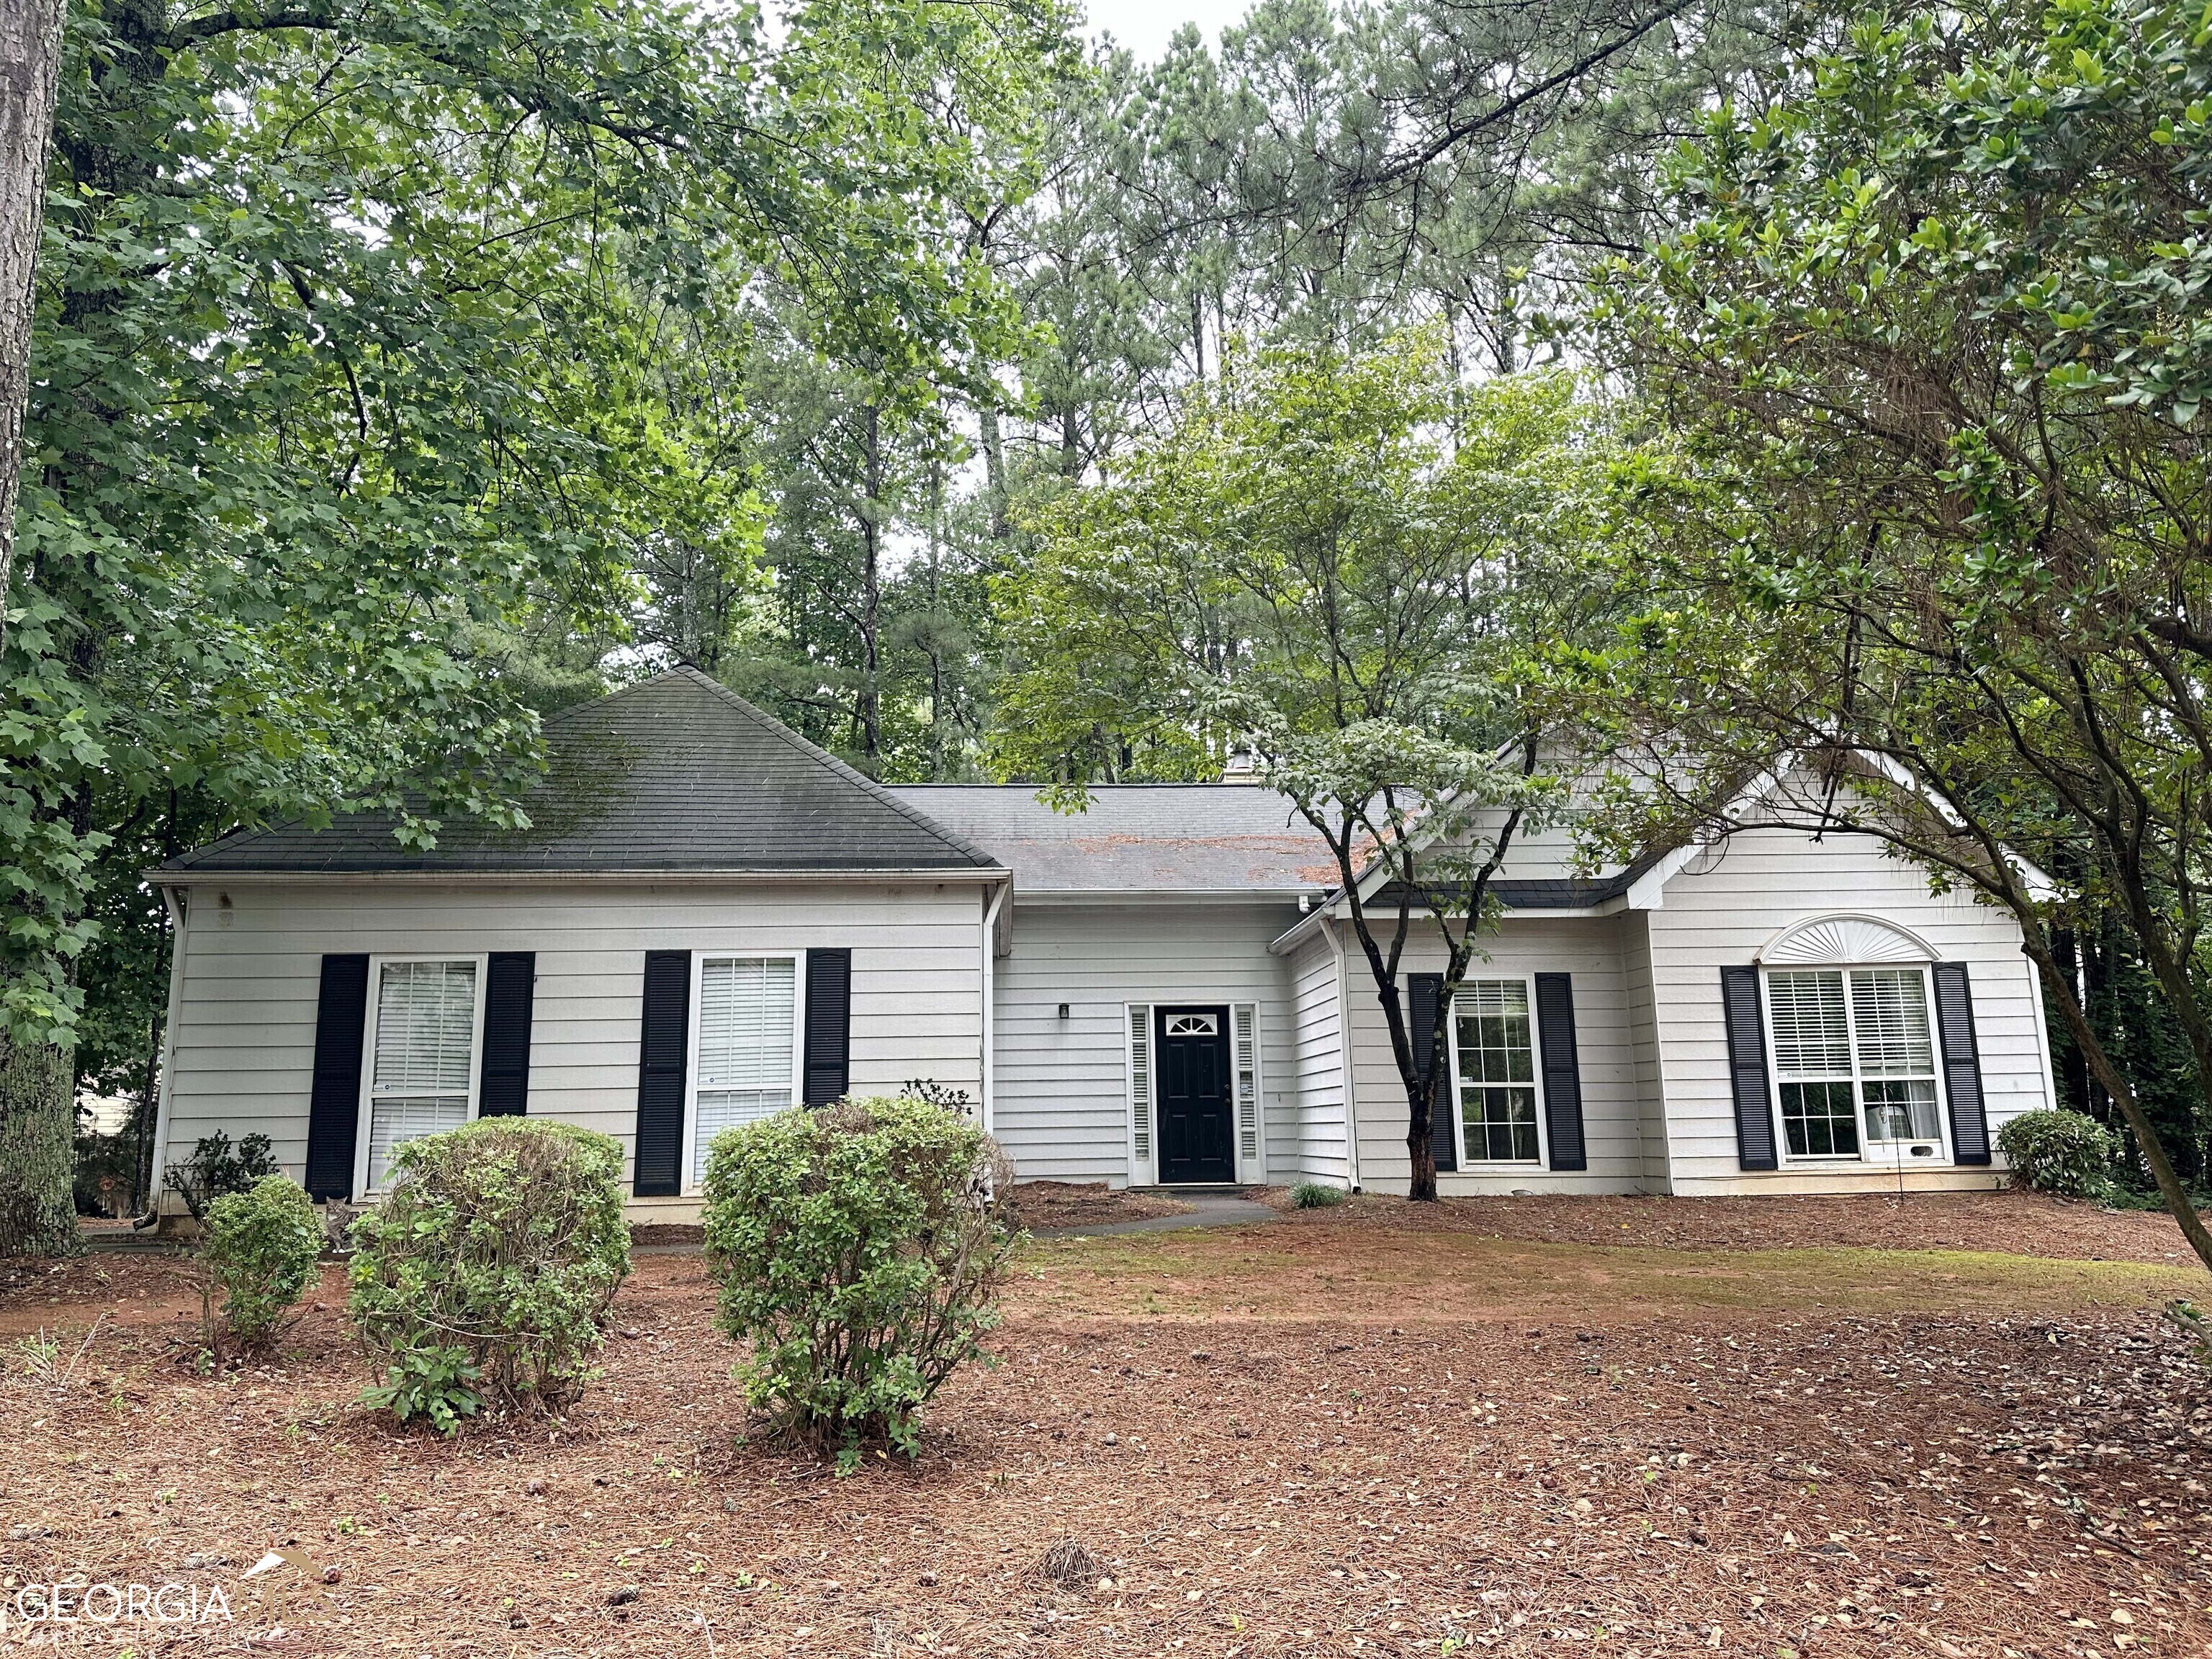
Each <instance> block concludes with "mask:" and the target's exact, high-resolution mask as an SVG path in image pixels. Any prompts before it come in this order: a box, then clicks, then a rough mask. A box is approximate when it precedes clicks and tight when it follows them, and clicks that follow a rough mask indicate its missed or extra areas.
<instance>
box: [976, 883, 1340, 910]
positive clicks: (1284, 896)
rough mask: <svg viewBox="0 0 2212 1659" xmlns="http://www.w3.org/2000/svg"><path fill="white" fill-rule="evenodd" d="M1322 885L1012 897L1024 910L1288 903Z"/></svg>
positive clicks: (1043, 891)
mask: <svg viewBox="0 0 2212 1659" xmlns="http://www.w3.org/2000/svg"><path fill="white" fill-rule="evenodd" d="M1326 891H1327V889H1326V888H1322V887H1318V886H1316V887H1047V888H1030V889H1028V890H1025V891H1024V892H1023V893H1022V894H1021V896H1019V897H1018V898H1017V899H1016V900H1015V902H1016V903H1018V904H1019V905H1021V906H1022V907H1023V908H1024V909H1026V908H1029V907H1030V906H1031V905H1050V904H1085V905H1097V904H1270V905H1291V904H1297V903H1298V902H1300V901H1302V900H1306V899H1311V898H1313V897H1315V896H1317V895H1319V894H1321V893H1323V892H1326Z"/></svg>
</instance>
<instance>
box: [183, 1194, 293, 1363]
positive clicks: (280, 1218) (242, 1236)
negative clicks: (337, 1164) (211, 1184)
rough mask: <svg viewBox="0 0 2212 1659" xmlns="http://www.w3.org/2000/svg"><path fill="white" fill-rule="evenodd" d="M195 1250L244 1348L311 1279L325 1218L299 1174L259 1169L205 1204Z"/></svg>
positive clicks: (261, 1340) (269, 1329)
mask: <svg viewBox="0 0 2212 1659" xmlns="http://www.w3.org/2000/svg"><path fill="white" fill-rule="evenodd" d="M202 1225H203V1229H204V1232H205V1234H206V1243H204V1245H202V1247H201V1249H200V1257H201V1259H202V1260H203V1261H205V1262H206V1263H207V1265H208V1270H209V1272H210V1273H211V1274H212V1275H213V1277H214V1279H215V1283H216V1285H217V1286H219V1287H220V1288H221V1289H222V1319H223V1323H224V1325H225V1326H227V1327H228V1328H229V1331H230V1334H231V1335H232V1336H233V1337H234V1338H235V1339H236V1340H238V1342H239V1343H240V1345H241V1346H245V1347H248V1348H258V1347H260V1346H263V1345H264V1344H265V1343H267V1342H268V1341H269V1340H270V1338H271V1337H273V1336H274V1335H276V1327H277V1323H278V1322H279V1321H281V1320H282V1319H283V1317H284V1315H285V1314H286V1313H287V1312H288V1311H289V1310H290V1309H291V1308H292V1306H293V1305H294V1304H295V1303H297V1302H298V1301H299V1299H300V1298H301V1297H302V1296H305V1295H306V1294H307V1286H308V1285H312V1284H313V1283H314V1281H315V1268H316V1263H317V1261H319V1259H320V1258H321V1256H322V1253H323V1218H322V1216H321V1215H320V1213H319V1212H317V1210H316V1208H315V1201H314V1200H313V1199H311V1198H309V1197H308V1196H307V1193H306V1192H305V1190H304V1189H302V1188H301V1186H300V1184H299V1182H295V1181H294V1180H292V1179H291V1178H290V1177H289V1176H281V1175H272V1176H262V1177H261V1179H260V1180H258V1181H257V1182H254V1183H253V1185H252V1186H251V1187H249V1188H246V1191H244V1192H242V1193H225V1194H223V1195H222V1197H220V1198H218V1199H216V1200H215V1202H213V1203H212V1204H210V1205H209V1206H208V1212H207V1218H206V1220H205V1221H204V1223H203V1224H202Z"/></svg>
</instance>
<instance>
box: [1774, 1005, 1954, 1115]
mask: <svg viewBox="0 0 2212 1659" xmlns="http://www.w3.org/2000/svg"><path fill="white" fill-rule="evenodd" d="M1766 1010H1767V1024H1768V1029H1769V1030H1771V1033H1772V1041H1773V1045H1774V1081H1775V1095H1776V1103H1777V1104H1778V1106H1779V1108H1780V1109H1781V1114H1782V1135H1783V1142H1784V1145H1785V1146H1787V1147H1788V1148H1789V1150H1790V1156H1791V1157H1792V1158H1868V1157H1874V1158H1894V1157H1898V1156H1900V1155H1903V1154H1905V1153H1906V1152H1908V1150H1910V1151H1911V1155H1913V1156H1917V1157H1929V1156H1933V1155H1934V1154H1935V1153H1936V1152H1940V1151H1941V1149H1942V1139H1943V1128H1942V1115H1941V1113H1940V1112H1939V1111H1938V1109H1937V1100H1936V1044H1935V1038H1934V1033H1933V1023H1932V1021H1931V1020H1930V1019H1929V1006H1928V975H1927V973H1926V971H1925V970H1924V969H1920V968H1805V969H1787V970H1776V969H1770V970H1769V971H1768V973H1767V975H1766ZM1931 1143H1932V1146H1931V1145H1930V1144H1931Z"/></svg>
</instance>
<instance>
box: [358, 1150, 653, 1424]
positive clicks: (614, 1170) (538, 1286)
mask: <svg viewBox="0 0 2212 1659" xmlns="http://www.w3.org/2000/svg"><path fill="white" fill-rule="evenodd" d="M622 1162H623V1154H622V1147H621V1146H620V1145H619V1144H617V1142H616V1141H614V1140H613V1139H611V1138H610V1137H608V1136H606V1135H602V1134H594V1133H592V1132H591V1131H590V1130H588V1129H580V1128H578V1127H575V1126H574V1124H569V1123H554V1122H550V1121H546V1120H544V1119H542V1118H520V1117H491V1118H483V1119H480V1120H479V1121H477V1122H474V1123H470V1124H465V1125H464V1126H463V1127H460V1128H458V1129H449V1130H447V1132H446V1133H443V1134H435V1135H428V1136H425V1137H424V1138H423V1139H421V1140H415V1141H410V1142H409V1143H408V1144H407V1145H406V1146H403V1147H401V1148H400V1150H399V1153H398V1157H397V1158H395V1159H394V1160H393V1165H394V1167H393V1173H392V1182H391V1186H390V1188H389V1190H388V1191H387V1192H386V1196H385V1198H384V1200H383V1202H382V1203H381V1204H380V1205H379V1206H377V1207H376V1208H375V1209H374V1210H371V1211H368V1212H365V1213H364V1214H363V1215H362V1217H361V1218H359V1219H358V1220H356V1222H355V1223H354V1224H353V1233H352V1238H353V1246H354V1257H353V1264H352V1268H351V1274H352V1279H353V1295H352V1297H351V1299H350V1302H349V1308H350V1310H351V1311H352V1314H353V1317H354V1322H355V1324H356V1326H357V1327H358V1328H359V1329H360V1332H361V1336H362V1342H363V1343H364V1344H366V1345H367V1346H368V1350H369V1352H370V1354H371V1355H372V1357H373V1358H374V1359H376V1360H378V1361H383V1360H389V1361H390V1362H391V1368H390V1369H389V1370H386V1374H385V1382H384V1383H383V1384H382V1385H381V1387H380V1388H379V1389H373V1390H371V1393H372V1394H374V1395H377V1396H378V1397H377V1398H376V1399H375V1400H374V1401H372V1402H371V1403H374V1404H377V1405H380V1406H384V1407H389V1408H390V1409H392V1411H394V1412H395V1413H398V1414H399V1415H401V1416H402V1417H403V1418H404V1416H405V1415H407V1414H408V1413H405V1412H402V1411H401V1410H400V1402H399V1401H398V1399H397V1398H392V1397H387V1393H388V1391H389V1390H390V1389H393V1388H394V1387H397V1386H398V1385H399V1384H400V1383H407V1382H409V1381H410V1378H418V1377H419V1376H426V1375H428V1374H429V1373H430V1372H437V1373H439V1374H440V1375H441V1376H444V1377H445V1381H444V1382H443V1383H440V1384H439V1385H438V1386H439V1387H441V1388H447V1389H449V1392H448V1395H447V1398H449V1399H450V1398H452V1397H453V1395H454V1394H456V1393H466V1394H468V1395H470V1398H471V1401H472V1402H473V1401H474V1400H475V1398H476V1397H477V1396H479V1395H481V1396H482V1397H483V1399H485V1400H487V1401H490V1402H491V1403H493V1404H495V1405H496V1406H499V1407H501V1408H503V1409H507V1410H514V1409H516V1408H518V1407H523V1406H525V1405H536V1406H539V1407H552V1408H556V1409H557V1408H558V1407H562V1406H566V1405H568V1404H569V1403H570V1402H572V1401H574V1400H575V1399H576V1398H577V1396H578V1395H580V1394H581V1393H582V1392H583V1389H584V1384H585V1383H586V1382H588V1381H589V1380H590V1379H591V1377H592V1375H593V1372H592V1359H593V1358H594V1357H595V1356H596V1355H597V1354H598V1352H599V1346H600V1343H601V1341H602V1340H603V1339H604V1330H603V1323H604V1321H605V1317H606V1312H607V1306H608V1304H610V1303H611V1302H612V1301H613V1300H614V1295H615V1291H616V1290H617V1288H619V1287H620V1285H621V1284H622V1282H623V1278H624V1276H625V1275H627V1274H628V1273H629V1229H628V1228H626V1227H625V1226H624V1225H623V1194H622V1186H621V1177H622ZM453 1354H458V1355H459V1361H460V1366H461V1367H462V1368H465V1369H469V1370H473V1371H474V1373H475V1375H474V1376H472V1377H467V1378H465V1379H462V1378H461V1377H460V1371H459V1370H457V1369H455V1368H454V1367H453V1366H450V1365H447V1364H445V1358H451V1357H452V1355H453ZM425 1356H431V1357H432V1358H425ZM438 1356H444V1357H445V1358H437V1357H438ZM426 1367H427V1368H428V1369H427V1370H425V1368H426ZM463 1381H465V1382H466V1383H469V1384H471V1385H472V1387H466V1388H465V1387H463V1386H462V1384H463ZM410 1397H412V1396H410ZM364 1398H367V1396H364ZM471 1408H472V1407H471ZM417 1409H421V1410H424V1411H426V1412H428V1414H429V1415H430V1416H431V1418H432V1419H433V1420H434V1421H441V1419H440V1418H439V1414H438V1413H436V1412H435V1411H434V1410H431V1409H430V1408H429V1407H428V1406H420V1407H417ZM441 1426H450V1425H449V1424H447V1423H444V1422H442V1421H441Z"/></svg>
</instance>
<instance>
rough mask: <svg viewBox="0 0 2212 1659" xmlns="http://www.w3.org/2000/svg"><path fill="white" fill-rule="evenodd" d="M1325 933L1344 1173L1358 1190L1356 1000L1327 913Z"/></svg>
mask: <svg viewBox="0 0 2212 1659" xmlns="http://www.w3.org/2000/svg"><path fill="white" fill-rule="evenodd" d="M1321 933H1322V938H1323V939H1327V940H1328V955H1329V960H1330V961H1331V962H1333V963H1334V964H1335V965H1336V1029H1337V1043H1338V1045H1339V1048H1340V1050H1341V1053H1342V1055H1343V1058H1342V1059H1341V1060H1340V1061H1339V1064H1340V1066H1342V1067H1343V1074H1344V1173H1345V1178H1346V1180H1347V1181H1348V1182H1351V1185H1352V1191H1353V1192H1355V1193H1356V1192H1358V1190H1359V1101H1358V1091H1357V1090H1356V1089H1355V1088H1354V1087H1353V1085H1352V1004H1351V1002H1350V1001H1349V1000H1347V999H1346V996H1345V994H1344V941H1343V940H1341V939H1339V938H1337V936H1336V929H1335V927H1334V926H1332V925H1331V923H1330V921H1329V918H1328V916H1326V915H1324V916H1323V917H1322V919H1321Z"/></svg>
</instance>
